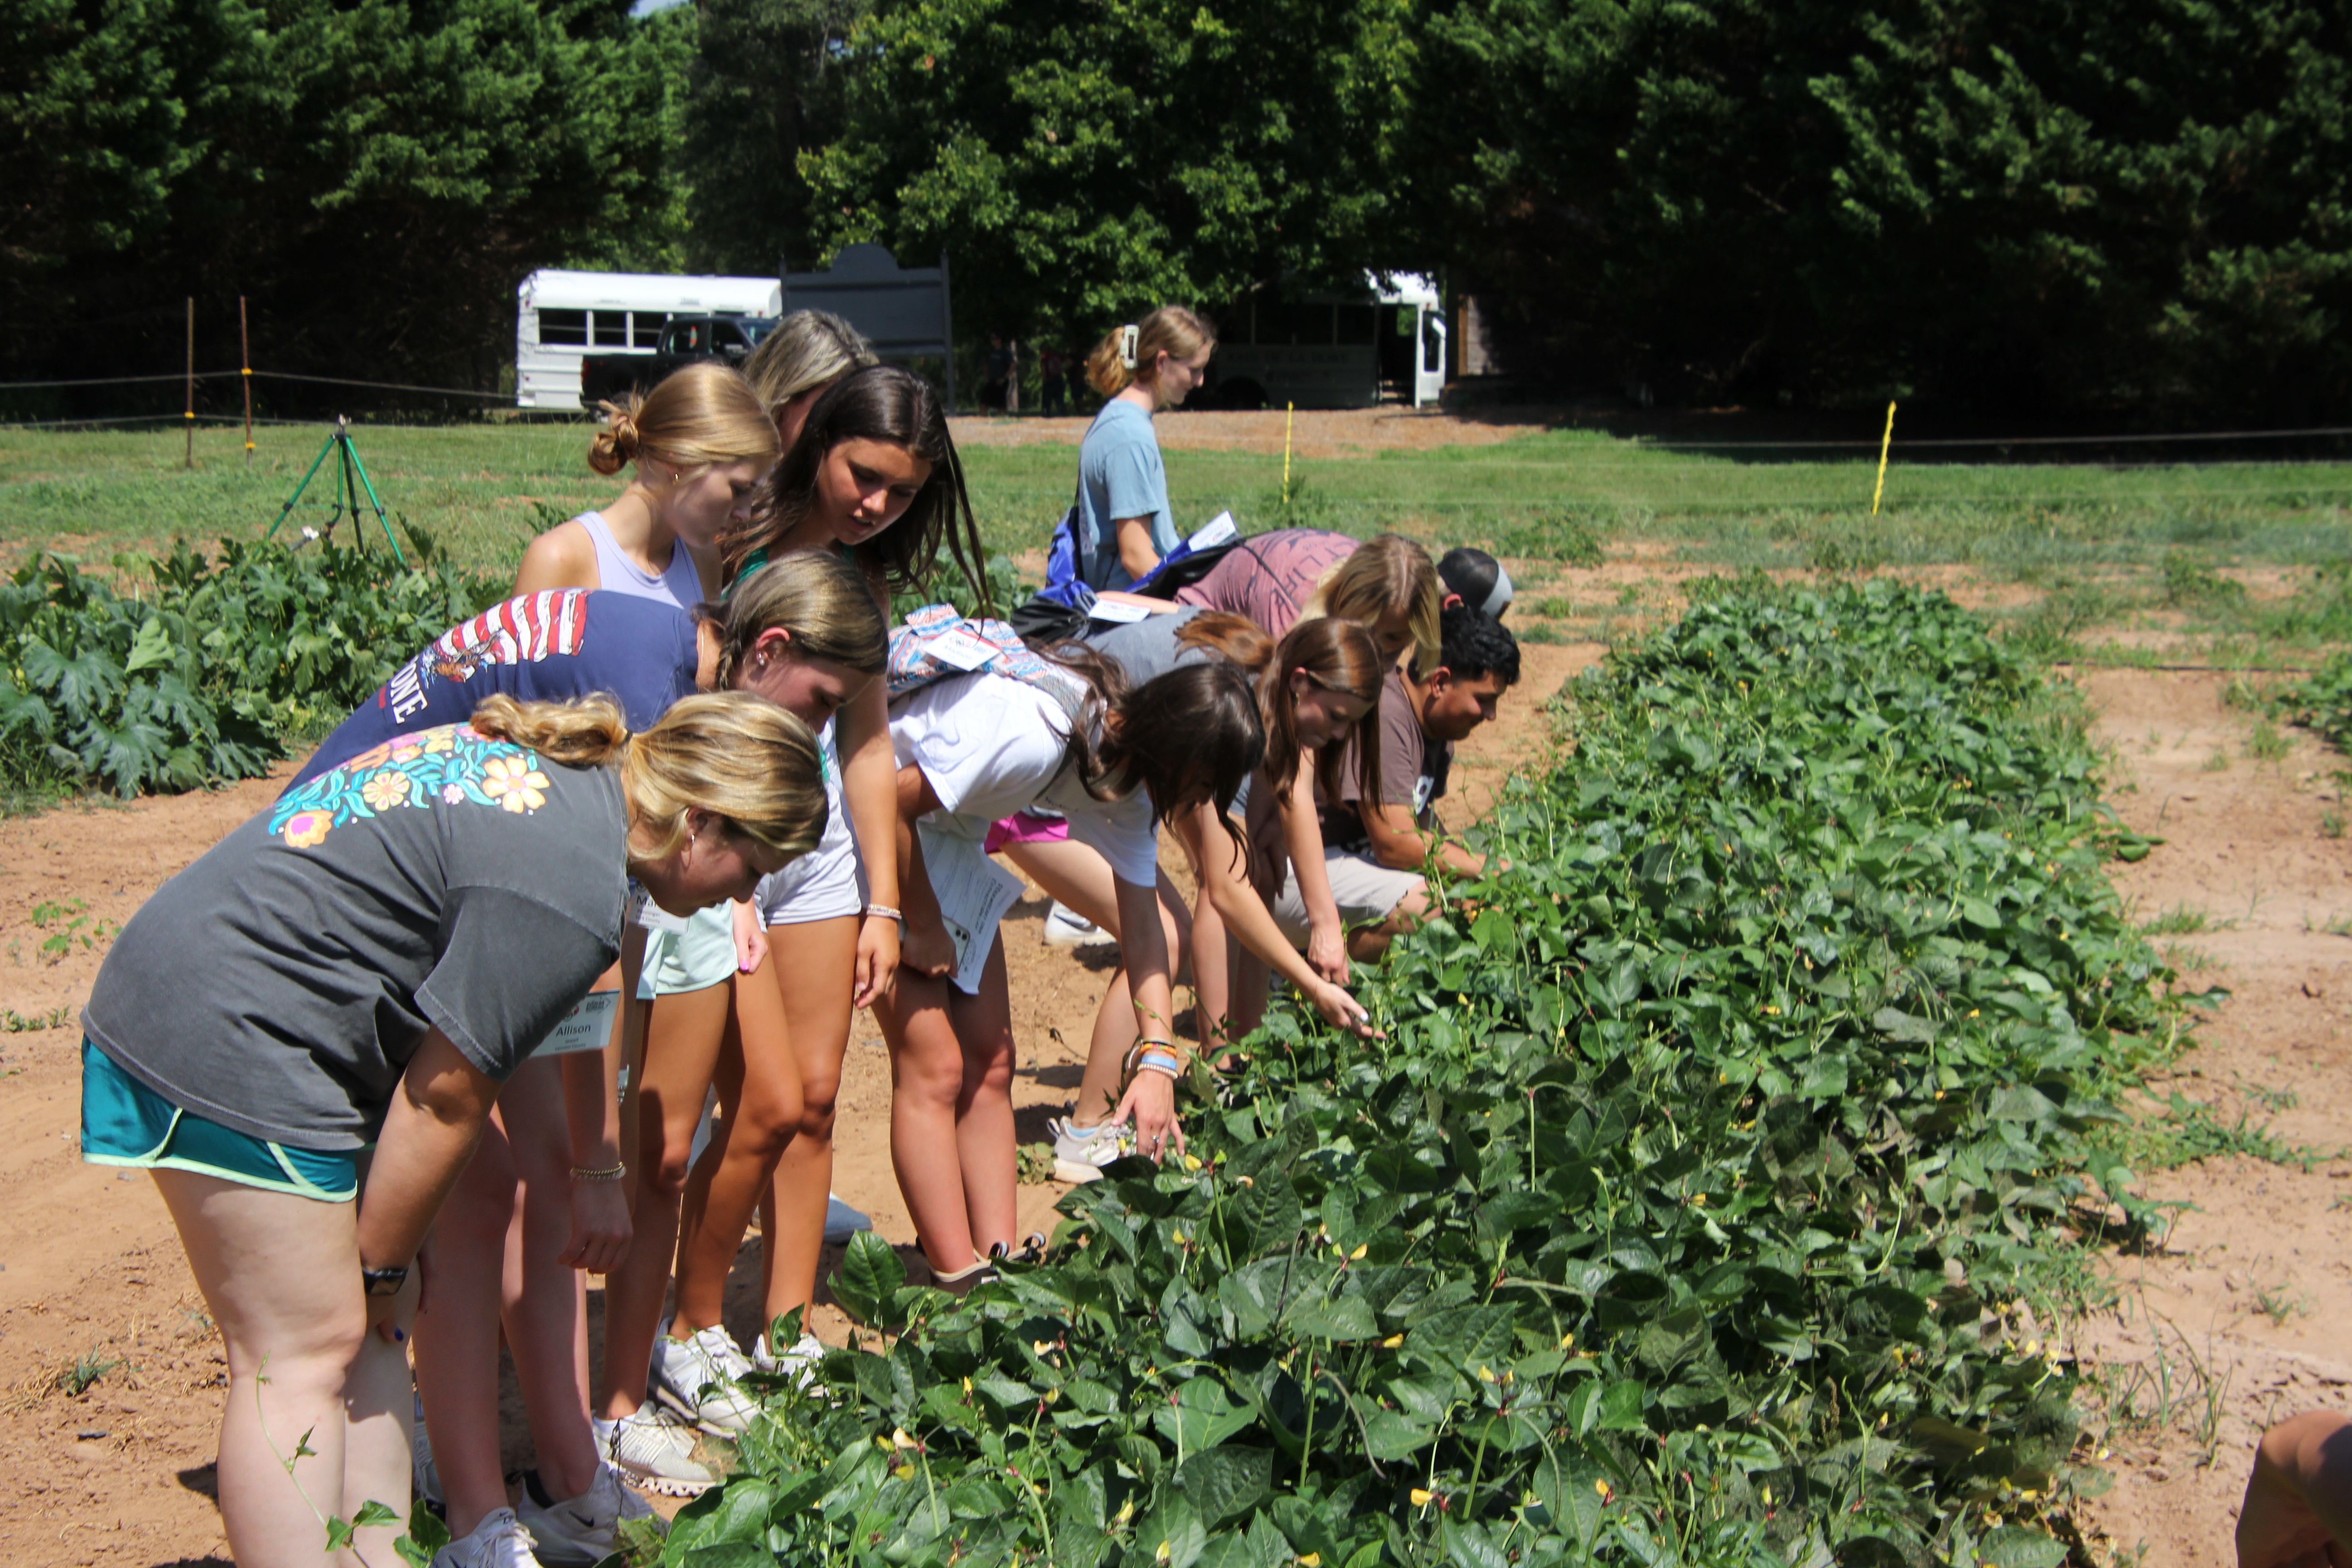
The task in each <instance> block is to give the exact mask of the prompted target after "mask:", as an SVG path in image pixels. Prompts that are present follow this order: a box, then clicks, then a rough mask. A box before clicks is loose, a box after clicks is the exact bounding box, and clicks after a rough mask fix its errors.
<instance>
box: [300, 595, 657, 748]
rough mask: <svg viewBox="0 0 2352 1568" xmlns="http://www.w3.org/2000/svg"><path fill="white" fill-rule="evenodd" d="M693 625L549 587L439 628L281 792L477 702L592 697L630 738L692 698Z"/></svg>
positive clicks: (631, 604)
mask: <svg viewBox="0 0 2352 1568" xmlns="http://www.w3.org/2000/svg"><path fill="white" fill-rule="evenodd" d="M697 664H698V658H697V652H696V647H695V635H694V618H693V617H692V616H688V615H687V614H686V613H685V612H684V611H683V610H680V609H679V608H677V605H672V604H669V603H667V601H665V600H659V599H648V598H645V597H642V596H640V595H633V594H616V593H609V592H605V591H603V590H593V589H587V588H550V589H546V590H544V591H542V592H541V593H537V594H524V595H520V596H518V597H516V598H512V599H509V600H508V601H507V602H506V603H504V604H502V605H493V606H492V607H490V608H489V609H487V610H485V611H483V612H482V613H481V614H480V615H478V616H475V617H474V618H473V619H472V620H470V621H467V622H465V623H463V624H462V625H459V626H452V627H450V628H449V629H448V630H447V631H446V632H444V633H442V634H441V636H440V637H436V638H435V639H434V641H433V643H432V646H430V647H427V648H425V651H424V652H422V653H420V654H418V655H417V656H416V657H415V658H412V659H410V660H409V661H408V662H407V663H406V664H404V665H402V666H401V667H400V668H399V669H398V670H396V671H395V672H394V675H393V678H392V679H390V680H387V681H385V682H384V683H383V688H382V689H380V690H378V691H377V692H376V694H375V695H374V696H373V697H371V698H370V699H368V700H366V701H365V702H363V703H362V704H360V708H359V711H357V712H355V713H353V714H352V716H351V717H350V718H348V719H346V720H344V721H342V723H341V725H340V726H338V727H337V729H336V731H335V732H334V733H333V734H331V735H330V736H328V737H327V739H326V742H325V743H324V744H322V745H321V746H320V748H319V751H318V753H317V755H315V756H313V757H312V758H311V759H310V761H309V762H307V763H303V764H302V770H301V772H299V773H296V774H295V775H294V779H293V782H292V783H291V784H288V785H287V786H286V787H287V788H288V789H289V790H291V789H293V788H295V787H296V786H297V785H299V784H303V783H305V782H306V781H308V780H310V779H312V778H315V777H317V776H318V775H319V774H320V773H325V772H326V771H327V770H328V769H330V768H332V767H335V766H337V765H338V764H340V763H344V762H347V761H349V760H350V759H351V758H352V757H355V756H357V755H359V754H360V753H361V752H364V751H366V750H367V749H368V748H370V747H371V746H376V745H380V744H382V743H383V742H385V741H388V740H391V739H392V738H393V737H394V736H396V735H404V734H409V733H412V732H414V731H418V730H427V729H431V728H432V727H433V726H435V725H436V724H462V723H464V722H466V721H467V720H469V719H471V718H472V717H473V716H474V710H475V709H476V708H477V707H478V706H480V705H481V703H482V701H483V700H485V699H487V698H489V697H493V696H499V695H504V696H508V697H511V698H514V699H515V700H518V701H522V702H561V701H563V700H567V699H570V698H574V697H587V696H591V695H593V694H594V693H596V692H600V691H601V692H604V693H605V694H606V695H608V696H610V697H612V698H613V699H614V700H616V701H617V702H619V703H620V705H621V711H622V712H624V713H625V714H626V715H627V716H628V721H629V728H630V729H632V730H640V731H641V730H646V729H649V728H650V727H651V726H652V725H653V722H654V721H656V719H659V718H660V717H661V716H662V714H663V713H665V712H666V711H667V710H668V709H669V706H670V704H671V703H673V702H676V701H677V700H678V699H679V698H681V697H684V696H687V695H688V693H690V692H692V691H693V690H694V677H695V671H696V666H697Z"/></svg>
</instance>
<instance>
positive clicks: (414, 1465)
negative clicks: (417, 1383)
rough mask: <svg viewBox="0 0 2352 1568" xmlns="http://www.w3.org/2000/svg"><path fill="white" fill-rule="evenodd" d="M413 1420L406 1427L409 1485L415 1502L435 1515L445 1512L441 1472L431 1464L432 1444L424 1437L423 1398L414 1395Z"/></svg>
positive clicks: (422, 1396)
mask: <svg viewBox="0 0 2352 1568" xmlns="http://www.w3.org/2000/svg"><path fill="white" fill-rule="evenodd" d="M414 1397H415V1401H416V1411H415V1420H414V1421H412V1422H411V1423H410V1424H409V1427H408V1469H409V1477H408V1480H409V1485H410V1486H411V1487H412V1488H413V1489H415V1493H416V1500H417V1501H418V1502H421V1503H423V1504H424V1505H425V1507H427V1508H429V1509H431V1510H433V1511H434V1512H435V1513H442V1512H445V1511H446V1505H445V1504H444V1503H443V1502H442V1500H441V1472H440V1470H439V1469H437V1468H435V1466H434V1463H433V1443H432V1440H431V1439H430V1438H428V1437H426V1436H425V1396H424V1395H423V1394H416V1395H415V1396H414Z"/></svg>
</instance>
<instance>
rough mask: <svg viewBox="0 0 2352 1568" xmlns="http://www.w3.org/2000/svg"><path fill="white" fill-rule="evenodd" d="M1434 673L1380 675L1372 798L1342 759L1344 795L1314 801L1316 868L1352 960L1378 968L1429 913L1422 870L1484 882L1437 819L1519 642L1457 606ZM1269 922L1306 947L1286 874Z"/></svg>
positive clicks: (1475, 861)
mask: <svg viewBox="0 0 2352 1568" xmlns="http://www.w3.org/2000/svg"><path fill="white" fill-rule="evenodd" d="M1439 621H1440V626H1441V637H1442V641H1441V645H1440V648H1439V653H1438V661H1437V663H1436V665H1435V666H1434V667H1433V668H1430V669H1428V670H1424V671H1415V672H1414V673H1413V674H1412V675H1410V676H1408V675H1407V674H1406V673H1405V672H1404V671H1403V670H1402V669H1398V670H1391V671H1390V672H1389V679H1388V684H1387V685H1386V686H1385V687H1384V688H1382V689H1381V795H1384V796H1385V797H1386V798H1385V799H1382V800H1379V801H1373V802H1366V801H1363V800H1360V799H1359V798H1357V793H1356V762H1355V758H1354V757H1353V756H1352V755H1350V756H1347V757H1343V758H1341V759H1340V763H1339V779H1340V795H1341V798H1340V799H1339V800H1337V801H1331V800H1326V799H1323V798H1322V797H1321V796H1320V795H1318V797H1317V800H1316V811H1317V814H1318V816H1320V817H1321V819H1322V823H1323V864H1324V869H1325V870H1326V871H1328V873H1329V874H1330V879H1331V894H1332V897H1333V899H1335V900H1337V901H1338V903H1339V914H1340V917H1341V919H1343V920H1344V921H1346V922H1347V924H1348V927H1349V933H1350V934H1349V938H1348V952H1349V956H1350V957H1352V958H1354V959H1356V960H1357V961H1359V962H1360V963H1374V962H1376V961H1377V960H1378V959H1379V958H1380V956H1381V954H1382V953H1383V952H1387V951H1388V945H1389V943H1390V942H1391V941H1393V940H1395V938H1396V937H1397V936H1398V935H1399V934H1400V933H1402V932H1404V931H1411V930H1412V928H1413V927H1414V926H1415V925H1416V924H1418V923H1419V922H1420V921H1421V917H1422V916H1423V913H1425V912H1426V911H1427V910H1428V908H1429V897H1428V885H1427V882H1426V880H1425V872H1426V869H1427V868H1429V867H1430V866H1431V865H1432V864H1434V865H1435V867H1436V868H1437V869H1438V870H1439V871H1441V872H1444V873H1445V874H1447V875H1451V876H1456V877H1476V876H1482V875H1484V874H1485V872H1486V861H1485V860H1483V859H1481V858H1479V857H1478V856H1476V855H1474V854H1472V853H1471V852H1470V851H1469V850H1468V849H1467V848H1465V847H1463V846H1462V845H1461V844H1459V843H1456V842H1454V841H1453V840H1451V839H1448V838H1447V837H1444V828H1443V826H1441V825H1440V824H1439V822H1438V820H1437V811H1436V805H1437V801H1438V798H1439V797H1440V796H1442V795H1444V793H1445V780H1446V775H1447V773H1449V772H1451V770H1452V768H1453V763H1454V742H1457V741H1460V740H1462V739H1464V738H1465V737H1466V736H1467V735H1468V734H1469V733H1470V732H1471V731H1474V730H1475V729H1476V728H1477V727H1478V726H1479V725H1481V724H1484V723H1486V721H1488V720H1490V719H1492V718H1493V717H1494V716H1495V709H1496V704H1497V703H1499V702H1500V701H1501V700H1502V697H1503V693H1504V692H1506V691H1507V690H1509V689H1511V688H1512V687H1513V686H1516V685H1517V684H1518V679H1519V644H1518V639H1517V638H1516V637H1512V636H1511V634H1510V632H1509V631H1507V629H1505V627H1504V626H1503V624H1502V623H1501V622H1500V621H1498V620H1496V618H1495V617H1494V616H1490V615H1488V614H1486V612H1485V611H1484V610H1479V609H1474V608H1471V607H1469V606H1467V605H1454V606H1452V607H1451V608H1449V609H1447V610H1446V611H1445V612H1444V615H1443V616H1440V617H1439ZM1274 918H1275V920H1276V922H1277V923H1279V924H1280V925H1281V927H1282V929H1283V931H1284V933H1285V934H1286V935H1287V936H1288V937H1289V938H1290V940H1291V941H1292V942H1294V943H1297V945H1299V946H1301V947H1304V946H1305V945H1306V943H1307V907H1306V904H1305V901H1304V900H1302V899H1301V898H1300V897H1299V893H1298V875H1297V871H1296V870H1293V871H1292V873H1291V874H1290V876H1289V878H1288V879H1287V880H1286V881H1285V883H1284V884H1283V889H1282V893H1281V896H1280V897H1279V898H1277V899H1276V900H1275V904H1274Z"/></svg>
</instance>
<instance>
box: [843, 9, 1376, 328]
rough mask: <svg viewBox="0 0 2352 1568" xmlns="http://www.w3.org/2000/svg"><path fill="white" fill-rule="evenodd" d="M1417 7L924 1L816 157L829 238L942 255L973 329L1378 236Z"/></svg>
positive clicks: (1121, 309)
mask: <svg viewBox="0 0 2352 1568" xmlns="http://www.w3.org/2000/svg"><path fill="white" fill-rule="evenodd" d="M1411 18H1412V4H1411V0H1369V3H1367V4H1363V5H1318V4H1312V3H1310V0H1243V3H1239V4H1231V5H1216V6H1210V5H1198V4H1196V3H1192V0H1181V3H1180V0H1107V3H1106V0H1090V3H1083V4H1082V3H1079V0H1019V3H1017V4H1016V3H1014V0H915V3H913V4H908V5H901V6H898V7H894V8H892V9H890V10H887V11H886V12H883V13H881V14H879V15H877V16H876V17H875V18H874V20H872V21H871V22H869V23H868V24H867V25H866V26H865V27H863V28H861V29H860V30H859V32H858V33H857V35H856V38H855V40H854V42H853V45H852V50H853V55H854V58H855V60H856V76H855V78H854V79H853V81H852V84H851V88H850V117H849V122H848V125H847V127H846V129H845V132H844V134H843V135H842V136H841V138H840V139H839V140H838V141H837V142H835V143H834V144H833V145H832V146H831V147H830V148H828V149H826V150H825V151H824V153H820V154H818V155H815V156H814V157H812V158H810V159H808V160H807V161H806V162H805V163H804V165H803V167H804V169H805V172H806V173H807V175H808V178H809V183H810V185H811V187H812V189H813V191H814V208H815V211H814V219H815V223H816V226H817V228H816V233H817V237H818V240H819V244H820V248H822V249H823V250H824V251H825V252H826V253H828V254H830V252H831V251H832V250H833V249H834V248H835V247H838V246H840V245H843V244H846V243H849V242H852V241H856V240H878V241H880V242H882V243H884V244H886V245H888V246H889V247H891V248H892V249H893V250H894V251H895V252H897V253H898V256H899V258H900V259H901V260H902V261H904V262H907V263H908V264H910V265H911V264H919V263H926V262H929V260H930V259H931V258H932V257H933V256H935V255H936V254H938V253H939V252H940V250H942V249H944V250H946V251H947V252H948V253H949V254H950V258H951V260H952V265H953V267H954V281H955V290H956V314H957V319H958V321H961V322H963V323H965V324H967V325H968V326H970V327H973V328H978V329H983V330H988V331H1029V330H1031V329H1033V328H1034V327H1038V326H1042V325H1047V324H1051V325H1055V326H1061V327H1065V328H1067V329H1069V330H1073V331H1081V332H1085V331H1103V330H1106V329H1108V327H1109V326H1110V325H1112V324H1113V323H1115V322H1117V321H1120V320H1123V319H1126V318H1127V317H1129V316H1130V315H1131V314H1132V313H1133V312H1134V311H1136V310H1139V309H1147V308H1150V307H1151V306H1154V305H1157V304H1160V303H1161V302H1163V301H1170V300H1175V301H1182V302H1188V303H1189V302H1196V301H1199V302H1208V303H1214V302H1216V301H1217V300H1220V299H1222V298H1225V297H1230V296H1231V295H1233V294H1234V293H1236V292H1238V291H1239V290H1241V289H1244V288H1246V287H1247V286H1249V285H1250V284H1253V283H1255V282H1257V281H1260V280H1262V279H1266V278H1268V277H1270V276H1273V275H1275V274H1277V273H1280V272H1282V271H1285V270H1294V271H1297V272H1299V273H1303V274H1306V275H1307V276H1310V277H1317V276H1336V275H1344V274H1346V273H1348V272H1349V271H1350V270H1354V269H1360V268H1362V267H1363V266H1364V265H1365V264H1366V262H1367V260H1368V259H1370V260H1373V261H1377V260H1379V259H1380V258H1381V256H1382V253H1383V252H1384V251H1385V249H1386V248H1387V240H1386V235H1385V232H1384V231H1385V227H1386V221H1387V214H1388V211H1389V204H1388V195H1387V187H1386V184H1385V178H1386V176H1385V173H1384V168H1385V164H1386V162H1387V159H1388V156H1389V153H1390V151H1391V135H1390V132H1391V126H1392V125H1393V123H1394V122H1395V121H1396V118H1397V117H1398V116H1399V114H1400V113H1401V112H1402V101H1403V100H1402V93H1403V89H1404V85H1405V79H1406V72H1407V68H1408V66H1409V63H1410V60H1411V56H1412V48H1411V42H1410V28H1409V24H1410V21H1411Z"/></svg>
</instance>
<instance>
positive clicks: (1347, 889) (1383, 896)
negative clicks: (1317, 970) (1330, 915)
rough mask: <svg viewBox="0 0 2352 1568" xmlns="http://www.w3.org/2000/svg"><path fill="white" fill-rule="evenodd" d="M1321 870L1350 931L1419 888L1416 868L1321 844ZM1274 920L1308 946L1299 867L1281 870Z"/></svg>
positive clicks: (1382, 916)
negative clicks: (1403, 867) (1406, 868)
mask: <svg viewBox="0 0 2352 1568" xmlns="http://www.w3.org/2000/svg"><path fill="white" fill-rule="evenodd" d="M1323 873H1324V875H1325V876H1327V877H1328V878H1330V879H1331V898H1332V900H1333V901H1334V902H1336V903H1337V904H1338V905H1339V923H1340V924H1342V925H1343V926H1345V927H1346V928H1347V929H1348V930H1349V931H1353V930H1355V929H1356V928H1357V927H1358V926H1368V925H1378V924H1380V923H1381V921H1384V920H1386V919H1388V918H1389V916H1390V915H1391V914H1392V913H1394V912H1395V910H1396V907H1397V906H1398V905H1399V904H1401V903H1402V902H1404V900H1405V898H1406V896H1407V895H1408V894H1411V893H1415V892H1418V891H1420V890H1421V887H1422V875H1421V873H1420V872H1418V871H1399V870H1396V869H1394V868H1391V867H1388V866H1383V865H1381V863H1380V862H1379V861H1377V860H1370V859H1366V858H1364V857H1363V856H1361V855H1350V854H1349V853H1348V851H1346V850H1344V849H1334V848H1332V847H1330V846H1328V845H1326V846H1324V848H1323ZM1273 913H1274V923H1275V924H1276V925H1278V926H1280V927H1281V928H1282V934H1283V935H1285V936H1286V937H1288V938H1289V939H1290V945H1291V946H1293V947H1296V948H1299V949H1301V950H1304V949H1305V947H1306V946H1307V903H1306V900H1303V899H1301V898H1300V897H1299V896H1298V868H1297V867H1296V866H1293V867H1292V868H1290V869H1289V870H1288V871H1286V872H1285V873H1284V874H1283V879H1282V893H1281V896H1280V897H1278V898H1276V900H1274V906H1273Z"/></svg>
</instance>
